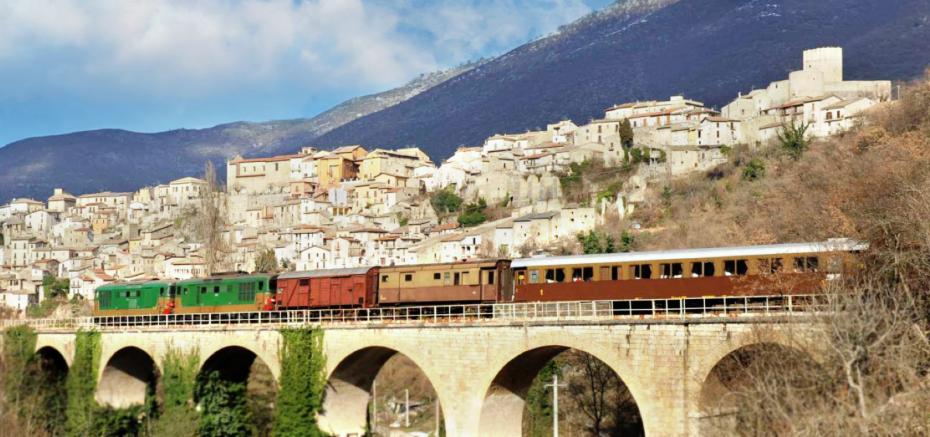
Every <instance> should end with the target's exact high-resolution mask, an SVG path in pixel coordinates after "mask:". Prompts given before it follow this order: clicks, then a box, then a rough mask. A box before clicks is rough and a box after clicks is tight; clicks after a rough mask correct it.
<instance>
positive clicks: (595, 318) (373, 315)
mask: <svg viewBox="0 0 930 437" xmlns="http://www.w3.org/2000/svg"><path fill="white" fill-rule="evenodd" d="M822 299H823V298H822V297H818V296H816V295H780V296H751V297H748V296H747V297H725V298H717V297H703V298H684V297H683V298H673V299H636V300H604V301H576V302H527V303H500V304H471V305H434V306H410V307H385V308H353V309H314V310H287V311H262V312H238V313H203V314H169V315H150V316H102V317H76V318H68V319H20V320H6V321H3V322H2V325H0V327H3V328H6V327H9V326H16V325H23V324H25V325H29V326H32V327H33V328H34V329H36V330H37V331H39V332H74V331H77V330H79V329H96V330H99V331H103V332H107V331H122V330H125V329H139V330H156V331H164V330H172V329H197V330H214V329H221V328H222V327H230V326H235V327H236V328H237V329H275V328H280V327H287V326H308V325H314V326H322V327H324V328H329V327H337V326H352V327H366V326H368V327H382V326H394V325H413V326H418V325H424V324H427V325H428V324H435V325H463V324H466V325H474V324H485V325H512V324H525V323H541V322H542V323H546V324H549V323H552V322H564V323H573V322H580V323H591V322H618V323H659V324H662V323H676V322H700V321H736V320H740V319H748V320H753V321H758V319H759V318H785V317H807V316H810V315H811V314H816V313H817V312H818V311H822V310H824V309H825V308H826V306H825V304H824V302H823V301H822Z"/></svg>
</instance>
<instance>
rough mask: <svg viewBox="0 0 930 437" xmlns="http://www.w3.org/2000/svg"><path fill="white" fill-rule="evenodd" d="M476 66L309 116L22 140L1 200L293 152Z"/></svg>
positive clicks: (0, 185)
mask: <svg viewBox="0 0 930 437" xmlns="http://www.w3.org/2000/svg"><path fill="white" fill-rule="evenodd" d="M472 67H473V65H471V64H469V65H463V66H460V67H457V68H453V69H449V70H445V71H441V72H436V73H431V74H424V75H422V76H420V77H418V78H416V79H415V80H413V81H411V82H410V83H408V84H406V85H404V86H402V87H399V88H395V89H392V90H389V91H385V92H382V93H378V94H372V95H368V96H363V97H356V98H353V99H351V100H348V101H346V102H343V103H341V104H339V105H337V106H335V107H333V108H332V109H330V110H328V111H326V112H323V113H322V114H320V115H318V116H316V117H313V118H311V119H295V120H281V121H269V122H263V123H248V122H237V123H229V124H222V125H218V126H214V127H211V128H206V129H178V130H172V131H167V132H158V133H139V132H130V131H126V130H119V129H101V130H95V131H84V132H75V133H70V134H64V135H53V136H46V137H35V138H28V139H24V140H21V141H17V142H14V143H11V144H9V145H7V146H6V147H3V148H0V203H4V202H6V201H8V200H10V199H11V198H13V197H34V198H38V199H42V198H46V197H48V196H49V195H50V194H51V192H52V189H53V188H55V187H64V188H65V189H67V190H69V191H70V192H72V193H74V194H83V193H88V192H94V191H100V190H113V191H127V190H135V189H138V188H140V187H142V186H145V185H153V184H158V183H164V182H168V181H170V180H172V179H176V178H178V177H182V176H189V175H199V174H202V173H203V166H204V162H205V161H206V160H212V161H214V162H215V163H216V164H217V165H218V168H221V169H222V168H224V167H223V166H222V165H221V164H222V163H223V161H224V160H225V159H226V158H230V157H232V156H235V155H236V154H243V155H248V156H252V155H265V154H273V153H279V152H282V151H291V150H292V149H294V148H297V147H299V146H301V145H304V144H307V143H308V142H309V141H310V140H312V139H313V138H315V137H317V136H319V135H321V134H323V133H326V132H328V131H330V130H332V129H334V128H337V127H339V126H341V125H343V124H345V123H347V122H349V121H351V120H354V119H356V118H358V117H362V116H365V115H367V114H370V113H372V112H375V111H379V110H382V109H384V108H386V107H389V106H391V105H395V104H397V103H398V102H402V101H404V100H406V99H409V98H411V97H412V96H415V95H417V94H419V93H421V92H423V91H424V90H427V89H429V88H431V87H433V86H435V85H436V84H439V83H442V82H443V81H445V80H447V79H448V78H450V77H454V76H455V75H457V74H459V73H461V72H462V71H466V70H468V69H469V68H472ZM77 163H79V164H80V165H79V166H78V165H75V164H77ZM221 176H222V171H221Z"/></svg>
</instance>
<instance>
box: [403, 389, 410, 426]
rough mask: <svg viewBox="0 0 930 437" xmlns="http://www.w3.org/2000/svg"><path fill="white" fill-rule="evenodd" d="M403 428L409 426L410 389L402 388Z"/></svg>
mask: <svg viewBox="0 0 930 437" xmlns="http://www.w3.org/2000/svg"><path fill="white" fill-rule="evenodd" d="M404 428H410V389H407V388H405V389H404Z"/></svg>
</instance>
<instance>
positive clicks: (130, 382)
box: [95, 346, 158, 409]
mask: <svg viewBox="0 0 930 437" xmlns="http://www.w3.org/2000/svg"><path fill="white" fill-rule="evenodd" d="M157 372H158V369H157V367H156V366H155V360H153V359H152V357H151V356H149V354H148V353H147V352H145V351H144V350H142V349H139V348H137V347H133V346H130V347H125V348H123V349H120V350H118V351H116V353H114V354H113V355H112V356H111V357H110V359H109V360H107V363H106V366H105V367H104V368H103V374H102V375H101V376H100V381H99V382H98V383H97V393H96V395H95V398H96V400H97V402H98V403H99V404H100V405H104V406H108V407H111V408H114V409H121V408H128V407H131V406H133V405H143V404H145V400H146V396H149V395H152V394H153V393H154V387H155V383H156V382H157V381H158V376H157Z"/></svg>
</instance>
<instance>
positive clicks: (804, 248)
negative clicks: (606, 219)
mask: <svg viewBox="0 0 930 437" xmlns="http://www.w3.org/2000/svg"><path fill="white" fill-rule="evenodd" d="M868 247H869V246H868V244H867V243H863V242H860V241H855V240H851V239H848V238H837V239H830V240H827V241H821V242H813V243H787V244H766V245H759V246H734V247H711V248H703V249H677V250H655V251H646V252H624V253H603V254H594V255H570V256H547V257H538V258H520V259H515V260H513V262H512V263H511V267H512V268H515V269H518V268H524V267H539V266H552V265H583V264H603V263H628V262H641V261H665V260H679V259H701V258H734V257H743V256H772V255H791V254H798V253H818V252H853V251H859V250H865V249H868Z"/></svg>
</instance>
